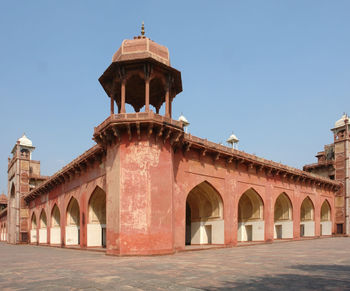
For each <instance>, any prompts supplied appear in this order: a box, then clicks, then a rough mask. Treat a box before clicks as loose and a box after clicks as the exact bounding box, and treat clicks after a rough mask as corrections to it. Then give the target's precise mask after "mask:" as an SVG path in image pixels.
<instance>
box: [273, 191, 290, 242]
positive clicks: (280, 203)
mask: <svg viewBox="0 0 350 291" xmlns="http://www.w3.org/2000/svg"><path fill="white" fill-rule="evenodd" d="M292 213H293V209H292V203H291V202H290V199H289V197H288V196H287V194H286V193H281V194H280V195H279V196H278V198H277V199H276V202H275V209H274V224H275V231H274V238H275V239H282V238H293V218H292Z"/></svg>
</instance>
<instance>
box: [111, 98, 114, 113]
mask: <svg viewBox="0 0 350 291" xmlns="http://www.w3.org/2000/svg"><path fill="white" fill-rule="evenodd" d="M111 115H114V98H112V97H111Z"/></svg>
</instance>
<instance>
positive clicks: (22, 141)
mask: <svg viewBox="0 0 350 291" xmlns="http://www.w3.org/2000/svg"><path fill="white" fill-rule="evenodd" d="M18 141H19V144H20V145H22V146H27V147H32V146H33V143H32V141H31V140H30V139H29V138H28V137H26V135H25V134H23V136H22V137H21V138H19V139H18Z"/></svg>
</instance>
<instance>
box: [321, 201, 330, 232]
mask: <svg viewBox="0 0 350 291" xmlns="http://www.w3.org/2000/svg"><path fill="white" fill-rule="evenodd" d="M321 235H332V219H331V206H330V205H329V203H328V201H327V200H325V201H324V202H323V203H322V206H321Z"/></svg>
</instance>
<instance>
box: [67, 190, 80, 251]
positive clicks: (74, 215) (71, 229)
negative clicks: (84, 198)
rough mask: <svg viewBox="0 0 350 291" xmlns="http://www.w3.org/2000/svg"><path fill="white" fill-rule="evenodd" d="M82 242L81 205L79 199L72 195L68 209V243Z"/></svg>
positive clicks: (76, 243) (77, 243)
mask: <svg viewBox="0 0 350 291" xmlns="http://www.w3.org/2000/svg"><path fill="white" fill-rule="evenodd" d="M79 244H80V207H79V203H78V201H77V200H76V199H75V198H74V197H72V198H71V199H70V200H69V203H68V205H67V211H66V245H79Z"/></svg>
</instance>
